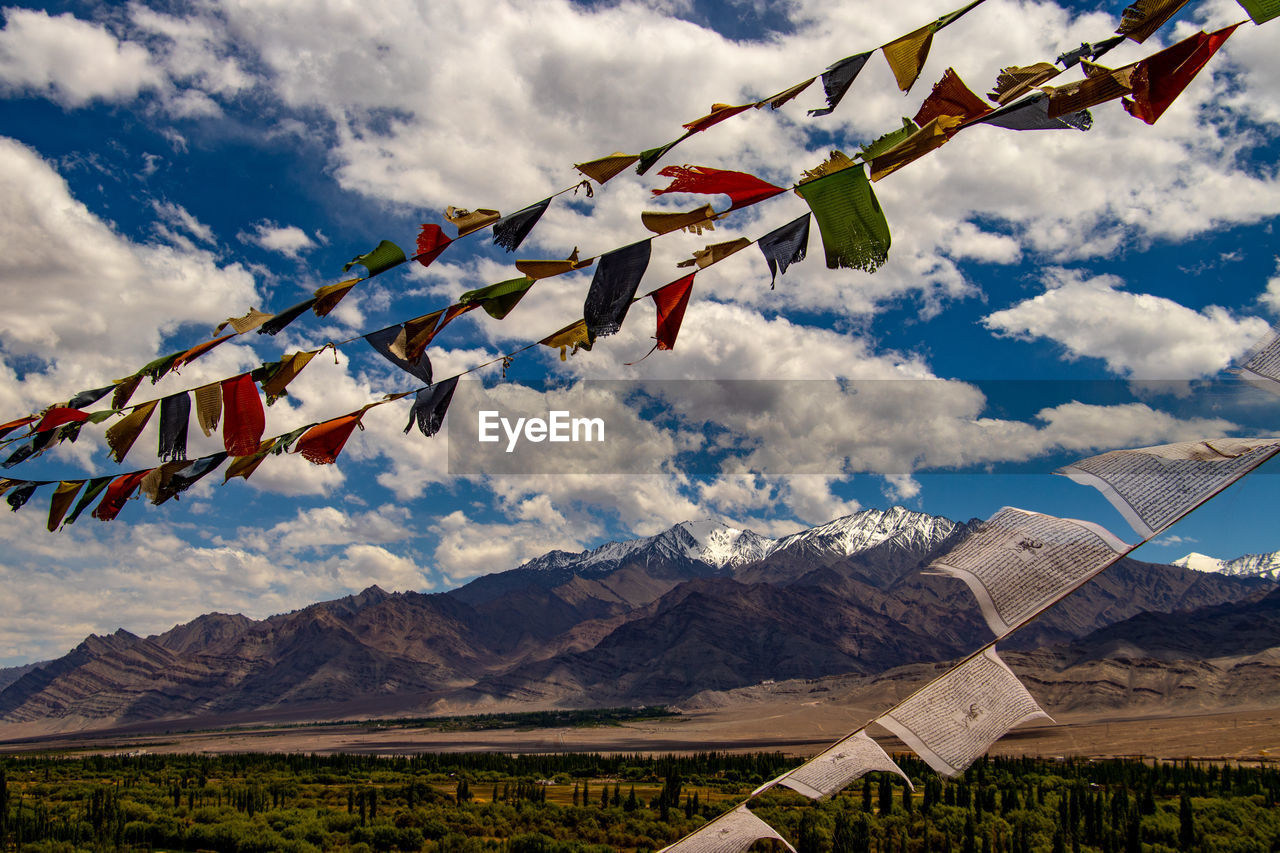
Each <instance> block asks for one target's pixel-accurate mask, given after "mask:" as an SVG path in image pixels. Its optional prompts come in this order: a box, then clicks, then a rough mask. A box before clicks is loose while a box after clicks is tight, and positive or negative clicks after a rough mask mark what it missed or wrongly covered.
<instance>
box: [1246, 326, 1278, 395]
mask: <svg viewBox="0 0 1280 853" xmlns="http://www.w3.org/2000/svg"><path fill="white" fill-rule="evenodd" d="M1236 372H1237V373H1239V374H1240V376H1241V377H1242V378H1243V379H1244V380H1245V381H1246V382H1249V383H1250V384H1253V385H1257V386H1258V387H1260V388H1265V389H1266V390H1268V391H1270V392H1271V393H1273V394H1280V332H1273V333H1272V334H1271V337H1269V338H1267V339H1266V340H1265V341H1263V342H1262V343H1261V344H1259V345H1258V346H1256V347H1254V348H1253V350H1252V351H1250V352H1249V354H1248V358H1246V359H1245V362H1244V364H1242V365H1240V366H1239V367H1237V368H1236Z"/></svg>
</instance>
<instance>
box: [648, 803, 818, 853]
mask: <svg viewBox="0 0 1280 853" xmlns="http://www.w3.org/2000/svg"><path fill="white" fill-rule="evenodd" d="M761 838H776V839H777V840H779V841H781V842H782V843H783V845H785V846H786V848H787V849H788V850H790V851H791V853H796V848H794V847H792V846H791V844H790V843H788V842H787V839H785V838H783V837H782V836H781V835H779V834H778V831H777V830H776V829H774V828H773V827H772V826H769V824H767V823H765V822H764V821H762V820H761V819H760V818H758V817H756V816H755V815H753V814H752V813H751V812H749V811H747V807H746V806H738V807H737V808H736V809H734V810H733V811H731V812H728V813H727V814H723V815H721V816H720V817H718V818H716V819H715V820H713V821H711V823H709V824H707V825H706V826H703V827H702V828H700V829H698V830H697V831H695V832H692V833H690V834H688V835H686V836H685V837H684V838H681V839H680V840H679V841H677V842H676V843H675V844H672V845H670V846H668V847H663V848H662V849H661V850H659V851H658V853H741V851H743V850H746V849H747V848H748V847H750V846H751V845H752V844H755V843H756V842H757V841H759V840H760V839H761Z"/></svg>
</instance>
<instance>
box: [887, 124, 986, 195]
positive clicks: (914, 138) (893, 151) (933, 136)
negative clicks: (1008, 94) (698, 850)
mask: <svg viewBox="0 0 1280 853" xmlns="http://www.w3.org/2000/svg"><path fill="white" fill-rule="evenodd" d="M963 123H964V119H963V118H962V117H961V116H938V117H937V118H934V119H931V120H930V121H928V122H926V123H925V126H924V127H922V128H920V129H919V130H917V131H916V132H915V133H913V134H911V135H910V136H908V137H907V138H906V139H904V140H902V141H901V142H899V143H898V144H897V145H895V146H893V147H892V148H890V149H889V150H888V151H886V152H884V153H883V154H880V155H878V156H877V157H875V158H873V159H872V160H871V180H873V181H878V180H880V179H881V178H883V177H884V176H885V175H891V174H893V173H894V172H896V171H898V170H899V169H901V168H902V167H903V166H905V165H907V164H908V163H911V162H914V161H915V160H919V159H920V158H921V157H923V156H924V155H926V154H928V153H929V152H930V151H934V150H936V149H938V148H941V147H942V146H943V145H944V144H946V141H947V139H948V138H949V137H948V136H947V131H948V130H950V129H951V128H953V127H956V126H957V125H959V124H963Z"/></svg>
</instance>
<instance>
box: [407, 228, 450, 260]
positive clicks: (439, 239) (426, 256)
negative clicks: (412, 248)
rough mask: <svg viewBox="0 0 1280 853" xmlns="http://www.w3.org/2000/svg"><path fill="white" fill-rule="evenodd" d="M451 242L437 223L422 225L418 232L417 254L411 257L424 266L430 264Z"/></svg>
mask: <svg viewBox="0 0 1280 853" xmlns="http://www.w3.org/2000/svg"><path fill="white" fill-rule="evenodd" d="M452 242H453V240H452V239H450V238H449V237H448V236H447V235H446V234H445V233H444V229H443V228H441V227H440V226H439V225H435V224H431V223H428V224H426V225H423V226H422V230H421V231H419V232H418V254H416V255H414V256H413V259H414V260H415V261H417V262H418V263H420V264H422V265H423V266H424V267H427V266H431V262H432V261H434V260H435V259H436V258H438V257H440V254H441V253H442V252H443V251H444V250H445V249H447V248H449V244H450V243H452Z"/></svg>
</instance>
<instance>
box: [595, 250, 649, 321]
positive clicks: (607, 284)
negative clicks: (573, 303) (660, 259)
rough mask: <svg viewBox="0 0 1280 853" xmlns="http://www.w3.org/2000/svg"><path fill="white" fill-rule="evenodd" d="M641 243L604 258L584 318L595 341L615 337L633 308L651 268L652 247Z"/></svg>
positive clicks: (597, 267)
mask: <svg viewBox="0 0 1280 853" xmlns="http://www.w3.org/2000/svg"><path fill="white" fill-rule="evenodd" d="M649 243H650V241H649V240H641V241H640V242H639V243H632V244H631V245H630V246H625V247H623V248H621V249H617V250H615V251H612V252H610V253H609V254H607V255H604V256H602V257H601V258H600V263H598V264H596V274H595V275H594V276H593V277H592V279H591V288H590V290H588V291H587V300H586V303H585V304H584V305H583V309H582V316H583V319H585V320H586V321H587V329H588V331H590V333H591V337H592V338H598V337H602V336H605V335H612V334H615V333H616V332H617V331H618V329H620V328H622V321H623V320H624V319H625V318H626V316H627V309H628V308H630V307H631V300H632V299H633V298H634V297H635V295H636V288H637V287H639V286H640V279H642V278H643V277H644V271H645V270H646V269H647V268H648V266H649V257H650V254H651V251H652V249H651V246H650V245H649Z"/></svg>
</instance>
